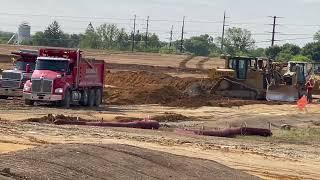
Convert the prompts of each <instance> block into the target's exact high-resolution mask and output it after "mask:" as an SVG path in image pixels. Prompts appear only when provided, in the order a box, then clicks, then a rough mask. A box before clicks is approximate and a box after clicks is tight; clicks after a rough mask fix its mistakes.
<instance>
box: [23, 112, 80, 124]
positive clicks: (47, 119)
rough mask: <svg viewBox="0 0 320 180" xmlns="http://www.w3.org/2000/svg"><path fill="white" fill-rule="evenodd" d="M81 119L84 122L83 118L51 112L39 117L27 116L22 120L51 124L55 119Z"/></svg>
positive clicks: (73, 120)
mask: <svg viewBox="0 0 320 180" xmlns="http://www.w3.org/2000/svg"><path fill="white" fill-rule="evenodd" d="M61 120H63V121H72V122H75V121H81V122H85V121H86V120H85V119H82V118H79V117H72V116H65V115H62V114H59V115H52V114H48V115H47V116H43V117H40V118H29V119H26V120H24V122H34V123H47V124H53V123H55V122H56V121H61Z"/></svg>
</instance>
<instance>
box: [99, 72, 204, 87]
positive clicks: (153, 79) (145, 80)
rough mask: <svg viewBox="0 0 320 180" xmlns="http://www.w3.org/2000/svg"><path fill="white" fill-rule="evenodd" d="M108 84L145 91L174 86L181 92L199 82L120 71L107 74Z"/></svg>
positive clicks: (189, 79)
mask: <svg viewBox="0 0 320 180" xmlns="http://www.w3.org/2000/svg"><path fill="white" fill-rule="evenodd" d="M105 81H106V84H107V85H112V86H116V87H122V88H127V89H130V88H135V89H144V88H148V87H149V88H152V87H161V86H172V87H175V88H177V89H179V90H184V89H185V88H186V87H187V86H189V85H190V84H191V83H194V82H197V81H199V79H196V78H179V77H172V76H170V75H167V74H164V73H154V72H148V71H138V72H130V71H119V72H114V73H110V72H109V73H107V74H106V79H105Z"/></svg>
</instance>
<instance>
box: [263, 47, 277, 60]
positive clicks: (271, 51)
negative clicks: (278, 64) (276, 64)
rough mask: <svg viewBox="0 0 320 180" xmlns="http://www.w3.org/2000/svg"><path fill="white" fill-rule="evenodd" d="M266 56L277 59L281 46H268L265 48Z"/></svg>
mask: <svg viewBox="0 0 320 180" xmlns="http://www.w3.org/2000/svg"><path fill="white" fill-rule="evenodd" d="M265 52H266V56H267V57H268V58H271V59H276V58H277V57H278V55H279V53H280V52H281V47H280V46H272V47H268V48H266V50H265Z"/></svg>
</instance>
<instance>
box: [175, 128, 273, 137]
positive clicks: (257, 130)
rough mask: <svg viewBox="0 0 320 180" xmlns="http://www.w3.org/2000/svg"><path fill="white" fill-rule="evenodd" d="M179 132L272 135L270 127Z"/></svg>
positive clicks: (220, 135) (204, 134) (219, 135)
mask: <svg viewBox="0 0 320 180" xmlns="http://www.w3.org/2000/svg"><path fill="white" fill-rule="evenodd" d="M176 132H177V133H183V134H193V135H203V136H216V137H235V136H240V135H242V136H264V137H268V136H272V132H271V130H269V129H262V128H250V127H241V128H230V129H224V130H181V129H180V130H177V131H176Z"/></svg>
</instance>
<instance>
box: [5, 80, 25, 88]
mask: <svg viewBox="0 0 320 180" xmlns="http://www.w3.org/2000/svg"><path fill="white" fill-rule="evenodd" d="M20 83H21V82H20V80H19V81H15V80H2V81H1V87H4V88H19V87H20Z"/></svg>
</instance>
